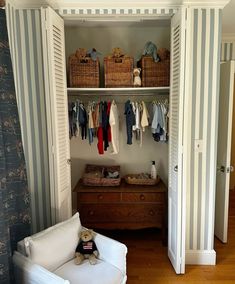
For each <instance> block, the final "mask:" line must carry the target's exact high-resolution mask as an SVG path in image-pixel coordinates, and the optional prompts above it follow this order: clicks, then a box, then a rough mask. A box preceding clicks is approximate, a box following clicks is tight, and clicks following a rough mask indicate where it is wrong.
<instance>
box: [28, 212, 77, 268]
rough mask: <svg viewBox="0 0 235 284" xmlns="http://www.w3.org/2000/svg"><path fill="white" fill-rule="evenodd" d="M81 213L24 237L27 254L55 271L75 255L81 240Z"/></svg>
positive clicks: (35, 261) (36, 261) (34, 260)
mask: <svg viewBox="0 0 235 284" xmlns="http://www.w3.org/2000/svg"><path fill="white" fill-rule="evenodd" d="M80 230H81V222H80V218H79V213H76V214H75V215H74V216H73V217H72V218H70V219H68V220H67V221H64V222H61V223H58V224H56V225H55V226H52V227H50V228H48V229H46V230H44V231H42V232H40V233H38V234H35V235H32V236H30V237H27V238H25V239H24V243H25V249H26V255H27V256H28V257H29V258H30V259H31V260H32V261H33V262H34V263H37V264H39V265H41V266H42V267H44V268H46V269H48V270H49V271H53V270H55V269H57V268H58V267H59V266H61V265H63V264H64V263H66V262H67V261H69V260H71V259H72V258H73V257H74V252H75V249H76V246H77V244H78V240H79V232H80Z"/></svg>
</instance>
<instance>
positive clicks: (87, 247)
mask: <svg viewBox="0 0 235 284" xmlns="http://www.w3.org/2000/svg"><path fill="white" fill-rule="evenodd" d="M93 237H94V232H93V231H92V230H83V231H81V233H80V242H79V243H78V245H77V248H76V252H75V264H81V263H82V261H83V260H84V259H89V262H90V264H96V263H97V258H98V254H99V253H98V250H97V247H96V244H95V242H94V240H93Z"/></svg>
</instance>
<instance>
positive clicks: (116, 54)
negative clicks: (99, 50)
mask: <svg viewBox="0 0 235 284" xmlns="http://www.w3.org/2000/svg"><path fill="white" fill-rule="evenodd" d="M112 54H113V57H117V58H119V57H122V56H123V55H124V53H123V52H122V50H121V48H119V47H115V48H113V49H112Z"/></svg>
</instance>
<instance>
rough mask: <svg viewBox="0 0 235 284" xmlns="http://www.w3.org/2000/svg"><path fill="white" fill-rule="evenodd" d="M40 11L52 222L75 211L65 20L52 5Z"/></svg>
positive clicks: (64, 218) (64, 217) (65, 217)
mask: <svg viewBox="0 0 235 284" xmlns="http://www.w3.org/2000/svg"><path fill="white" fill-rule="evenodd" d="M41 12H42V30H43V32H44V37H43V51H44V68H45V70H44V74H45V85H46V98H47V123H48V126H49V130H50V131H49V133H48V141H49V145H48V146H49V152H50V179H51V200H52V201H51V210H52V215H53V222H54V223H57V222H60V221H63V220H66V219H67V218H69V217H70V216H71V214H72V210H71V169H70V148H69V130H68V102H67V86H66V65H65V43H64V21H63V19H62V18H61V17H60V16H59V15H57V14H56V13H55V11H53V10H52V9H51V8H42V9H41Z"/></svg>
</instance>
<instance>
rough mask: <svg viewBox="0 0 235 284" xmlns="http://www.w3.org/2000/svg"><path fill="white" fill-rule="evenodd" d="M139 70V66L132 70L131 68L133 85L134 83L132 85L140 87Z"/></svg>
mask: <svg viewBox="0 0 235 284" xmlns="http://www.w3.org/2000/svg"><path fill="white" fill-rule="evenodd" d="M140 71H141V68H134V70H133V77H134V82H133V85H134V87H140V86H141V79H140Z"/></svg>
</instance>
